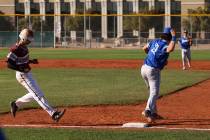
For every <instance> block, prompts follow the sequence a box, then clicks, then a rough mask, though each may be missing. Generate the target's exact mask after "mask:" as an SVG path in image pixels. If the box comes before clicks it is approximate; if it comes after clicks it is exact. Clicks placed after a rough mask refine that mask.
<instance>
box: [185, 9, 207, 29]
mask: <svg viewBox="0 0 210 140" xmlns="http://www.w3.org/2000/svg"><path fill="white" fill-rule="evenodd" d="M188 13H189V14H198V16H189V17H187V18H185V19H183V20H182V26H183V28H186V29H188V30H190V29H191V28H192V29H191V30H192V31H193V32H201V31H210V24H209V23H210V17H209V16H199V14H209V13H210V11H209V8H201V7H198V8H197V9H189V10H188Z"/></svg>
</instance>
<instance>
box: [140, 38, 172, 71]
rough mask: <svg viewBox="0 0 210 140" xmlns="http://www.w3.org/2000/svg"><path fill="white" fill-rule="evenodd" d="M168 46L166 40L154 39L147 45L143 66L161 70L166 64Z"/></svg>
mask: <svg viewBox="0 0 210 140" xmlns="http://www.w3.org/2000/svg"><path fill="white" fill-rule="evenodd" d="M167 47H168V44H167V42H166V40H162V39H156V40H153V41H151V42H150V43H149V44H148V50H149V51H148V54H147V57H146V58H145V60H144V64H146V65H148V66H151V67H153V68H158V69H160V70H161V69H163V68H164V66H165V65H166V64H167V59H168V57H169V53H168V52H167V51H166V50H167Z"/></svg>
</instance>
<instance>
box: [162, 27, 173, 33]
mask: <svg viewBox="0 0 210 140" xmlns="http://www.w3.org/2000/svg"><path fill="white" fill-rule="evenodd" d="M163 33H165V34H171V27H165V28H164V30H163Z"/></svg>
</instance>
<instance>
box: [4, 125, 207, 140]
mask: <svg viewBox="0 0 210 140" xmlns="http://www.w3.org/2000/svg"><path fill="white" fill-rule="evenodd" d="M4 131H5V133H6V136H7V138H8V140H29V139H30V140H201V139H202V140H209V139H210V133H209V132H201V131H187V130H183V131H169V130H168V131H167V130H166V131H160V130H157V131H146V130H141V131H137V130H130V131H129V130H94V129H91V130H87V129H44V128H42V129H32V128H19V129H16V128H5V129H4Z"/></svg>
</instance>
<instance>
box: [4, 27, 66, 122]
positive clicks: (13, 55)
mask: <svg viewBox="0 0 210 140" xmlns="http://www.w3.org/2000/svg"><path fill="white" fill-rule="evenodd" d="M19 37H20V40H19V42H18V43H17V44H15V45H14V46H13V47H11V48H10V52H9V54H8V55H7V66H8V68H10V69H13V70H15V71H16V79H17V81H18V82H19V83H20V84H21V85H22V86H23V87H25V88H26V89H27V91H28V93H27V94H26V95H24V96H23V97H21V98H19V99H17V100H16V101H13V102H11V104H10V105H11V114H12V116H13V117H15V115H16V112H17V110H18V109H19V108H20V107H21V106H22V105H23V104H24V103H27V102H31V101H32V100H36V101H37V103H38V104H39V105H40V106H41V107H42V108H43V109H44V110H45V111H47V113H48V114H49V115H50V116H51V117H52V119H53V120H54V121H55V122H58V121H59V120H60V118H61V117H62V116H63V115H64V113H65V109H64V110H63V111H56V110H55V109H53V108H52V107H51V106H50V105H49V104H48V102H47V100H46V98H45V97H44V94H43V93H42V91H41V90H40V88H39V86H38V84H37V83H36V81H35V80H34V79H33V76H32V73H31V67H30V64H31V63H32V64H38V60H37V59H33V60H30V59H29V50H28V48H27V45H29V44H30V43H31V41H33V31H32V30H29V29H23V30H22V31H21V33H20V35H19Z"/></svg>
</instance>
